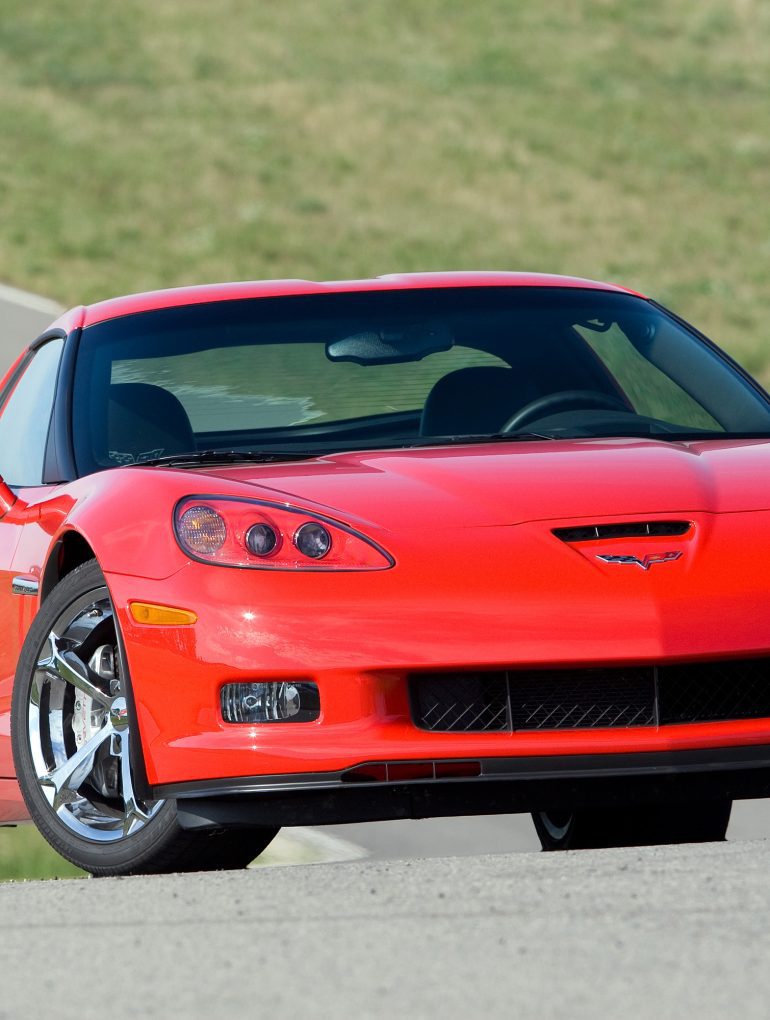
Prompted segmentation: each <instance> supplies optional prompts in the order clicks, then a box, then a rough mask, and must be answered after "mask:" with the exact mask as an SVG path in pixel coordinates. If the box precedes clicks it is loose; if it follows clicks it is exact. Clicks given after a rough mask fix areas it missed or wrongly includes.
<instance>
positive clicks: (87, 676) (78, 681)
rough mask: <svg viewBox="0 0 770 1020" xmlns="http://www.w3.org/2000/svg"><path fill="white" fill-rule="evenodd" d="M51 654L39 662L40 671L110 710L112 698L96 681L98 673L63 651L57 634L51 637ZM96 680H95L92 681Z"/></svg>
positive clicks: (76, 657)
mask: <svg viewBox="0 0 770 1020" xmlns="http://www.w3.org/2000/svg"><path fill="white" fill-rule="evenodd" d="M49 640H50V645H51V654H50V655H49V656H48V657H47V658H44V659H40V661H39V662H38V664H37V665H38V669H43V670H45V671H46V672H47V673H51V674H53V675H55V676H58V677H59V679H60V680H63V681H64V682H65V683H67V684H71V685H72V686H73V687H76V688H77V689H78V690H79V691H81V692H82V693H83V694H86V695H87V696H88V697H89V698H92V699H93V700H94V701H95V702H97V704H99V705H102V706H103V707H104V708H109V707H110V704H111V702H112V698H111V697H110V695H109V694H105V692H104V691H103V690H102V689H101V687H99V686H98V685H97V684H96V683H95V682H94V680H96V679H98V676H97V674H96V673H94V672H93V670H91V669H89V668H88V666H87V665H86V664H85V663H84V662H83V661H82V660H81V659H80V658H79V657H78V656H77V655H76V654H75V653H74V652H72V651H69V650H68V649H64V650H62V649H61V642H60V640H59V639H58V638H57V637H56V635H55V634H51V635H50V638H49ZM91 677H93V678H94V680H92V679H91Z"/></svg>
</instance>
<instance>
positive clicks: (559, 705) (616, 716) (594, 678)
mask: <svg viewBox="0 0 770 1020" xmlns="http://www.w3.org/2000/svg"><path fill="white" fill-rule="evenodd" d="M510 696H511V719H512V722H513V729H514V730H577V729H596V728H602V729H604V728H608V727H613V726H652V725H653V723H654V722H655V680H654V677H653V675H652V671H651V670H650V669H629V670H624V671H618V670H610V669H588V670H585V671H581V672H577V671H576V672H574V673H565V672H563V671H561V670H559V671H558V672H538V673H511V674H510Z"/></svg>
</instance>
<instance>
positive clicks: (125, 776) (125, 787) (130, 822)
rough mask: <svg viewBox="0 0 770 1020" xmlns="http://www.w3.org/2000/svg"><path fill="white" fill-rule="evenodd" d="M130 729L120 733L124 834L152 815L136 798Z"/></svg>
mask: <svg viewBox="0 0 770 1020" xmlns="http://www.w3.org/2000/svg"><path fill="white" fill-rule="evenodd" d="M129 743H130V742H129V730H128V729H125V730H123V732H122V733H121V734H120V782H121V788H122V791H123V804H124V810H125V814H124V816H123V835H124V836H127V835H128V834H129V833H130V832H131V831H132V829H134V828H135V827H136V826H141V825H144V824H145V823H146V822H149V820H150V815H148V814H147V812H146V811H144V810H143V809H142V807H141V806H140V804H139V801H138V800H137V799H136V793H135V791H134V779H133V776H132V775H131V753H130V748H129Z"/></svg>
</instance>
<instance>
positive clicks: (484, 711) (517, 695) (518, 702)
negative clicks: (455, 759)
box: [410, 659, 770, 732]
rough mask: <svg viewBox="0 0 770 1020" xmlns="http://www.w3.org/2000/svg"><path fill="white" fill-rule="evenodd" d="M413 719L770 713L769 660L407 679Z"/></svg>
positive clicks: (639, 722)
mask: <svg viewBox="0 0 770 1020" xmlns="http://www.w3.org/2000/svg"><path fill="white" fill-rule="evenodd" d="M410 688H411V696H412V717H413V719H414V722H415V724H416V725H417V726H419V727H421V728H422V729H427V730H434V731H437V732H458V731H465V732H467V731H476V732H489V731H498V732H499V731H507V732H510V731H513V730H545V729H548V730H564V729H570V730H572V729H611V728H618V727H628V726H654V725H656V723H660V725H669V724H676V723H694V722H715V721H719V720H724V719H757V718H765V717H770V659H748V660H736V661H724V662H705V663H690V664H687V665H678V666H660V667H658V666H633V667H627V668H622V669H614V668H610V669H572V670H509V671H507V672H503V671H496V672H488V673H484V672H475V673H458V672H453V673H431V674H422V675H420V674H414V675H412V676H411V677H410Z"/></svg>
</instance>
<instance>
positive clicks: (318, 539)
mask: <svg viewBox="0 0 770 1020" xmlns="http://www.w3.org/2000/svg"><path fill="white" fill-rule="evenodd" d="M294 544H295V545H296V547H297V548H298V549H299V551H300V552H301V553H302V555H303V556H308V557H309V558H310V559H311V560H320V559H323V557H324V556H325V555H326V554H327V553H328V552H329V550H330V549H331V547H332V536H331V535H330V534H329V531H328V529H327V528H325V527H324V526H323V524H316V523H315V522H314V521H309V522H308V523H307V524H303V525H302V527H301V528H299V530H298V531H297V532H296V534H295V535H294Z"/></svg>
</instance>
